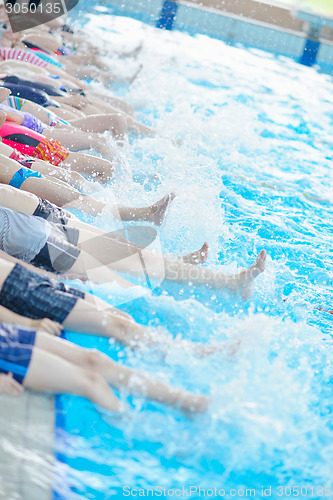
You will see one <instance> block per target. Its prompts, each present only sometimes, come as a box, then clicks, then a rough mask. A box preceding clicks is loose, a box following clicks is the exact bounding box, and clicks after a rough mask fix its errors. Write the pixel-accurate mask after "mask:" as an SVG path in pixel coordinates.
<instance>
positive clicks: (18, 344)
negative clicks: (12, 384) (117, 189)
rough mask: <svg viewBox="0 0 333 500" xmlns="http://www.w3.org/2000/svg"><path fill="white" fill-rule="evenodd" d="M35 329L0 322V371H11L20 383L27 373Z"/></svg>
mask: <svg viewBox="0 0 333 500" xmlns="http://www.w3.org/2000/svg"><path fill="white" fill-rule="evenodd" d="M35 338H36V331H35V330H30V329H28V328H21V327H18V326H14V325H8V324H0V373H12V374H13V377H14V379H15V380H17V382H19V383H20V384H22V383H23V380H24V377H25V376H26V374H27V371H28V368H29V364H30V360H31V355H32V350H33V347H34V345H35Z"/></svg>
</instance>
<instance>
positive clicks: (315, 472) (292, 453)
mask: <svg viewBox="0 0 333 500" xmlns="http://www.w3.org/2000/svg"><path fill="white" fill-rule="evenodd" d="M86 27H87V28H88V29H89V30H90V32H91V33H93V34H94V39H98V40H99V43H101V44H104V46H106V45H107V44H108V43H110V45H111V44H112V45H116V46H117V47H122V46H123V47H125V48H128V47H132V46H135V45H136V44H137V43H139V42H141V41H143V43H144V45H143V49H142V52H141V54H140V55H139V61H140V63H141V64H142V65H143V67H142V70H141V72H140V74H139V76H138V78H137V79H136V81H135V82H134V83H133V84H132V86H131V87H130V88H129V89H128V88H127V87H125V86H123V87H122V86H119V87H118V88H117V93H118V94H119V95H122V96H124V97H125V98H127V99H128V100H129V101H130V102H132V103H133V104H134V106H135V107H136V108H137V109H138V116H139V118H141V119H142V120H144V121H145V123H147V124H152V125H154V126H155V127H157V129H158V130H159V132H160V135H161V136H169V137H170V138H176V139H179V140H181V141H182V143H181V145H178V146H177V145H175V144H174V143H173V142H172V141H171V140H170V139H169V138H162V137H159V138H155V139H136V140H134V141H131V143H130V144H129V145H128V147H127V150H128V156H129V163H130V165H131V166H132V169H133V174H134V181H133V182H132V183H129V184H128V186H127V190H126V192H121V191H119V192H118V196H119V198H120V200H121V201H122V202H126V201H130V200H132V199H133V198H134V199H136V200H138V204H139V203H140V202H146V201H148V200H151V199H157V198H158V197H160V196H162V195H164V194H165V193H167V192H169V191H175V192H176V194H177V197H176V199H175V200H174V202H173V205H172V207H171V208H170V211H169V213H168V216H167V219H166V223H165V225H164V226H162V228H161V231H160V237H161V242H162V245H163V247H164V249H165V250H167V251H173V252H175V253H184V252H187V251H190V250H192V249H194V248H197V247H199V246H200V245H201V244H202V243H203V242H204V241H208V242H209V243H210V247H211V252H210V256H209V260H208V263H209V265H215V266H226V269H228V270H234V269H236V267H237V265H236V262H237V263H238V266H248V265H249V264H250V263H251V262H252V261H253V259H254V256H255V255H256V253H257V252H259V251H260V250H261V249H262V248H266V249H267V251H268V254H269V262H268V267H267V271H266V273H265V274H264V275H263V276H262V277H260V278H259V279H258V281H257V283H256V285H255V287H254V293H253V296H252V299H251V301H250V303H246V304H244V303H242V302H241V301H238V300H236V299H235V298H230V297H226V296H223V295H222V294H221V293H219V292H212V291H209V290H207V289H204V288H201V289H199V288H198V289H194V288H193V287H191V286H178V285H175V284H172V285H170V284H167V283H163V284H162V285H161V286H160V287H158V288H157V289H156V290H154V291H153V292H151V291H148V293H147V294H146V295H145V296H143V297H141V298H140V299H138V300H136V301H135V302H133V303H125V304H124V305H123V306H122V308H123V309H124V310H126V311H128V312H131V314H133V316H134V317H135V318H136V319H137V320H138V321H139V322H140V323H143V324H149V325H151V326H154V327H157V328H160V329H161V330H164V331H167V332H169V334H170V335H173V336H177V335H182V336H184V338H188V339H192V340H195V341H202V342H209V341H212V340H214V341H218V340H220V341H224V340H226V339H234V338H239V337H241V338H242V342H241V345H240V348H239V350H238V351H237V352H236V353H235V354H234V355H221V354H216V355H214V356H212V357H209V358H205V359H197V358H195V357H194V356H193V357H191V356H189V355H188V353H184V352H182V351H177V350H175V351H174V352H171V353H170V354H168V355H167V356H165V357H164V358H162V357H161V355H159V354H158V353H155V352H151V351H150V350H147V351H146V352H142V353H132V352H129V351H127V350H125V349H123V348H120V347H119V346H117V345H116V344H113V343H108V342H107V340H105V339H100V338H97V337H87V336H83V335H79V334H71V333H68V334H67V338H69V339H71V340H74V341H75V342H78V343H79V344H81V345H86V346H96V347H98V348H99V349H101V350H103V351H104V352H106V353H108V354H109V355H111V356H112V357H114V358H115V359H120V360H121V361H123V362H124V363H126V364H129V365H131V366H133V367H136V368H140V369H144V370H146V371H148V372H150V373H152V374H154V375H156V376H158V377H160V378H161V379H163V380H168V381H170V382H172V383H174V384H175V385H177V384H178V385H180V386H182V387H184V388H187V389H191V390H195V391H198V392H203V393H207V394H212V396H213V401H214V402H213V405H212V407H211V409H210V411H209V412H208V413H207V414H206V415H202V416H200V417H196V418H193V419H188V418H186V416H184V415H181V414H180V413H178V412H176V411H173V410H170V409H166V408H163V407H162V406H159V405H155V404H152V403H148V402H146V401H144V400H142V399H140V398H135V399H133V400H132V409H131V412H130V418H128V419H127V420H124V421H120V420H118V419H117V418H113V417H110V416H108V415H106V414H102V415H101V414H99V413H98V412H97V411H96V409H95V408H94V407H93V405H91V404H89V403H87V402H86V401H85V400H83V399H80V398H76V397H70V396H62V397H61V398H59V401H58V403H59V405H58V408H57V417H58V424H59V425H58V428H57V440H56V445H55V446H56V450H55V451H56V453H57V457H58V458H57V463H56V468H55V470H56V481H55V485H54V489H55V498H64V499H66V500H71V499H81V498H92V499H98V500H99V499H105V498H121V497H122V496H123V488H124V487H128V488H137V489H138V488H143V489H145V488H154V487H161V488H166V493H168V495H169V496H172V492H173V495H174V496H175V489H176V488H179V489H180V490H181V493H182V494H181V497H182V496H183V497H184V498H185V497H186V493H185V492H184V494H183V492H182V488H183V487H185V489H186V488H190V486H192V487H196V486H197V487H199V486H200V487H201V488H203V489H205V490H208V489H214V488H215V487H216V488H217V491H218V490H222V489H223V490H224V492H225V496H227V495H229V497H230V496H233V497H235V498H241V497H243V496H250V494H247V495H246V494H245V493H246V490H255V496H259V497H263V495H264V493H263V490H262V488H264V490H265V491H266V493H267V495H266V496H270V497H271V498H288V497H289V496H297V495H295V492H296V490H294V491H293V490H292V488H293V487H294V488H297V487H298V488H299V495H298V496H302V497H303V498H323V497H326V498H327V497H328V496H327V495H326V493H328V490H326V492H325V488H326V487H327V488H329V487H330V488H332V463H333V447H332V437H333V429H332V388H333V385H332V376H333V368H332V336H331V330H332V318H333V317H332V316H331V315H329V314H327V313H325V312H323V311H319V310H318V308H319V307H326V308H328V309H329V308H330V305H331V301H330V299H331V286H332V270H333V268H332V245H331V239H332V234H333V224H332V202H333V196H332V180H333V178H332V170H331V160H332V135H333V134H332V132H333V104H332V102H331V95H332V90H333V82H332V78H331V77H330V76H328V75H323V74H320V73H317V72H316V71H315V70H313V69H310V68H305V67H301V66H299V65H297V64H295V63H293V62H292V61H291V60H289V59H287V58H284V57H277V56H273V55H269V54H267V53H264V52H260V51H258V50H245V49H243V48H241V47H237V46H233V47H230V46H227V45H226V44H225V43H223V42H222V41H219V40H213V39H210V38H209V37H207V36H203V35H198V36H196V37H191V36H189V35H186V34H184V33H180V32H172V33H170V32H162V31H160V30H155V29H154V28H152V27H150V26H147V25H144V24H141V23H140V22H139V21H135V20H133V19H129V18H122V17H110V16H109V15H108V10H107V7H105V6H97V7H96V8H95V10H94V12H93V13H92V14H91V15H89V16H88V15H87V18H86ZM111 53H112V51H111V48H110V60H111V59H112V61H113V64H114V65H115V66H116V67H117V68H118V70H119V71H123V74H124V75H126V74H131V73H132V72H134V71H135V70H136V68H137V66H138V63H137V62H135V61H131V60H129V61H127V62H126V63H125V62H123V61H121V60H118V59H117V58H115V57H113V58H112V56H111ZM95 85H96V88H98V84H95ZM110 192H111V187H110V188H105V189H104V190H101V192H100V196H103V197H105V199H107V198H108V196H109V194H110ZM98 224H99V225H100V226H101V227H104V228H105V229H109V228H110V224H112V221H111V222H110V216H109V215H108V214H104V215H103V216H102V217H101V218H100V219H99V220H98ZM94 292H95V293H96V294H98V295H99V296H101V297H103V298H105V299H107V300H109V301H110V302H111V303H112V300H113V295H114V294H115V293H116V292H115V289H114V287H113V286H112V285H110V286H109V285H104V286H96V287H94ZM115 298H116V297H115ZM125 396H126V395H125V394H124V395H123V396H122V397H125ZM281 487H282V489H281ZM289 487H290V488H291V490H289V489H288V488H289ZM301 487H303V490H301ZM269 488H271V490H269ZM320 488H323V489H322V490H321V489H320ZM169 489H170V491H169V492H168V490H169ZM128 491H129V490H125V493H126V494H127V492H128ZM158 491H160V490H158ZM161 491H163V490H161ZM192 491H194V490H192ZM331 491H332V490H331ZM234 492H235V493H236V494H234ZM176 495H177V494H176ZM127 496H129V495H127ZM137 496H139V490H138V491H137ZM150 496H151V495H150ZM156 496H160V495H156ZM177 496H178V495H177ZM206 496H208V495H206ZM251 496H254V495H253V493H252V495H251ZM201 497H202V496H201ZM130 498H131V496H130ZM192 498H199V494H198V493H197V494H193V495H192Z"/></svg>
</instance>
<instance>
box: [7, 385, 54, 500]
mask: <svg viewBox="0 0 333 500" xmlns="http://www.w3.org/2000/svg"><path fill="white" fill-rule="evenodd" d="M0 407H1V414H0V500H52V485H53V464H54V457H53V440H54V402H53V397H51V396H41V395H39V394H37V393H34V392H30V391H25V392H24V393H23V394H22V395H20V396H18V397H10V396H3V395H2V396H0Z"/></svg>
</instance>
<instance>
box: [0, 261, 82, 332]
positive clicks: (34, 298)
mask: <svg viewBox="0 0 333 500" xmlns="http://www.w3.org/2000/svg"><path fill="white" fill-rule="evenodd" d="M84 297H85V294H84V293H83V292H81V291H80V290H77V289H76V288H72V287H70V286H68V285H66V284H64V283H59V282H58V281H53V280H52V281H51V280H50V279H49V278H47V277H46V276H42V275H40V274H37V273H34V272H33V271H30V269H27V268H26V267H23V266H21V265H20V264H15V267H14V268H13V270H12V271H11V272H10V273H9V275H8V277H7V279H6V280H5V282H4V284H3V285H2V289H1V291H0V305H1V306H3V307H7V309H9V310H10V311H13V312H15V313H16V314H20V315H21V316H25V317H26V318H32V319H43V318H49V319H51V320H52V321H57V322H58V323H63V322H64V321H65V319H66V318H67V316H68V315H69V314H70V313H71V311H72V310H73V309H74V307H75V304H76V303H77V301H78V299H83V298H84Z"/></svg>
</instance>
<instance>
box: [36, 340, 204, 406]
mask: <svg viewBox="0 0 333 500" xmlns="http://www.w3.org/2000/svg"><path fill="white" fill-rule="evenodd" d="M36 346H38V347H39V348H41V349H43V350H46V351H48V352H51V353H53V354H54V355H56V356H60V357H62V358H64V359H66V360H67V361H68V362H70V363H73V364H75V365H78V366H80V367H84V368H86V369H88V370H91V371H94V372H97V373H99V374H100V375H101V376H102V377H103V378H105V379H106V380H107V381H108V382H110V384H112V385H113V386H114V387H115V388H117V389H121V388H123V387H125V388H127V389H128V390H129V392H130V393H131V394H136V395H140V396H145V397H147V398H149V399H153V400H155V401H159V402H160V403H166V404H170V405H172V406H175V407H179V408H181V409H183V410H188V411H194V412H200V411H205V410H206V409H207V404H208V401H209V400H208V398H207V397H205V396H200V395H198V396H196V395H194V394H190V393H188V392H187V391H184V390H182V389H174V388H172V387H170V386H168V385H167V384H164V383H163V382H160V381H159V380H156V379H154V378H152V377H151V376H150V375H148V374H146V373H143V372H138V371H135V370H132V369H130V368H127V367H125V366H122V365H120V364H118V363H116V362H115V361H113V360H112V359H110V358H109V357H108V356H106V355H105V354H103V353H101V352H99V351H97V350H90V349H83V348H82V347H79V346H76V345H75V344H72V343H71V342H67V341H65V340H63V339H59V338H56V337H51V336H49V335H47V334H45V333H42V332H38V333H37V339H36Z"/></svg>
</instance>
